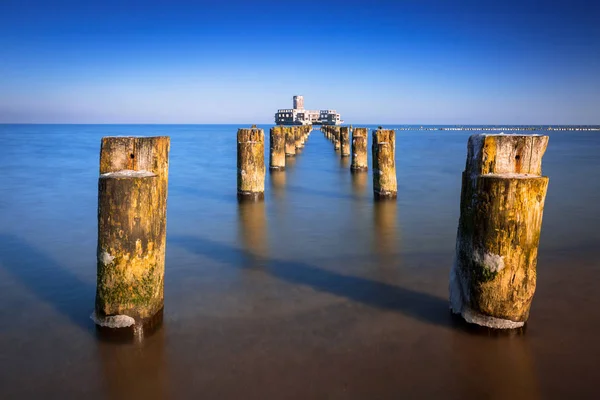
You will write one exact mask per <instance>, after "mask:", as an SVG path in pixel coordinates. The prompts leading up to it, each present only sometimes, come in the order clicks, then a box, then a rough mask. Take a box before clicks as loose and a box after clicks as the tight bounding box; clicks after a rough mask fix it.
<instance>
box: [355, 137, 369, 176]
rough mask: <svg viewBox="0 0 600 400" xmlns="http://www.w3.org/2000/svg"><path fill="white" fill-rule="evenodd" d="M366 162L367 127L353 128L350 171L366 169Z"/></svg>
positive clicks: (367, 166)
mask: <svg viewBox="0 0 600 400" xmlns="http://www.w3.org/2000/svg"><path fill="white" fill-rule="evenodd" d="M368 169H369V165H368V163H367V128H354V130H353V131H352V165H351V166H350V170H351V171H352V172H359V171H366V170H368Z"/></svg>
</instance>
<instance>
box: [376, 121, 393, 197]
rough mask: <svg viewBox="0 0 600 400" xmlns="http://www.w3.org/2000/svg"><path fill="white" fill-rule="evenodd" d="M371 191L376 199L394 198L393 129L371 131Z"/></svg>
mask: <svg viewBox="0 0 600 400" xmlns="http://www.w3.org/2000/svg"><path fill="white" fill-rule="evenodd" d="M371 152H372V156H373V192H374V195H375V198H376V199H394V198H396V196H397V192H398V186H397V182H396V155H395V152H396V135H395V132H394V130H393V129H377V130H374V131H373V143H372V144H371Z"/></svg>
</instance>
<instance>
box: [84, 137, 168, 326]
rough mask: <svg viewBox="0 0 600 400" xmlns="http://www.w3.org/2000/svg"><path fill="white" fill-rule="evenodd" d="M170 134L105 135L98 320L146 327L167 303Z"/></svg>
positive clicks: (103, 323) (100, 191) (104, 323)
mask: <svg viewBox="0 0 600 400" xmlns="http://www.w3.org/2000/svg"><path fill="white" fill-rule="evenodd" d="M169 147H170V140H169V138H168V137H105V138H103V139H102V147H101V150H100V179H99V181H98V249H97V259H98V264H97V265H98V270H97V286H96V305H95V312H94V315H93V319H94V321H95V322H96V324H97V325H99V326H103V327H109V328H124V327H131V326H134V330H136V329H138V328H141V327H143V325H144V324H145V323H146V322H148V321H151V320H152V319H153V317H154V316H156V315H159V314H160V313H161V312H162V308H163V304H164V273H165V244H166V224H167V188H168V174H169Z"/></svg>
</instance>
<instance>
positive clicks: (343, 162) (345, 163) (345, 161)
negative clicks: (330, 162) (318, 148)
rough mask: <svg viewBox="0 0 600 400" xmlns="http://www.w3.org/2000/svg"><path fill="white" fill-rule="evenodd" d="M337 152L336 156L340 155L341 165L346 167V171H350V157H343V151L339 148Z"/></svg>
mask: <svg viewBox="0 0 600 400" xmlns="http://www.w3.org/2000/svg"><path fill="white" fill-rule="evenodd" d="M335 153H336V156H338V157H339V160H340V167H342V168H343V169H345V170H346V171H345V172H346V173H347V172H348V171H350V157H342V153H341V152H340V151H339V150H336V151H335Z"/></svg>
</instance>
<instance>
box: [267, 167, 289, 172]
mask: <svg viewBox="0 0 600 400" xmlns="http://www.w3.org/2000/svg"><path fill="white" fill-rule="evenodd" d="M269 169H270V170H271V171H285V167H277V166H271V167H269Z"/></svg>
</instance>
